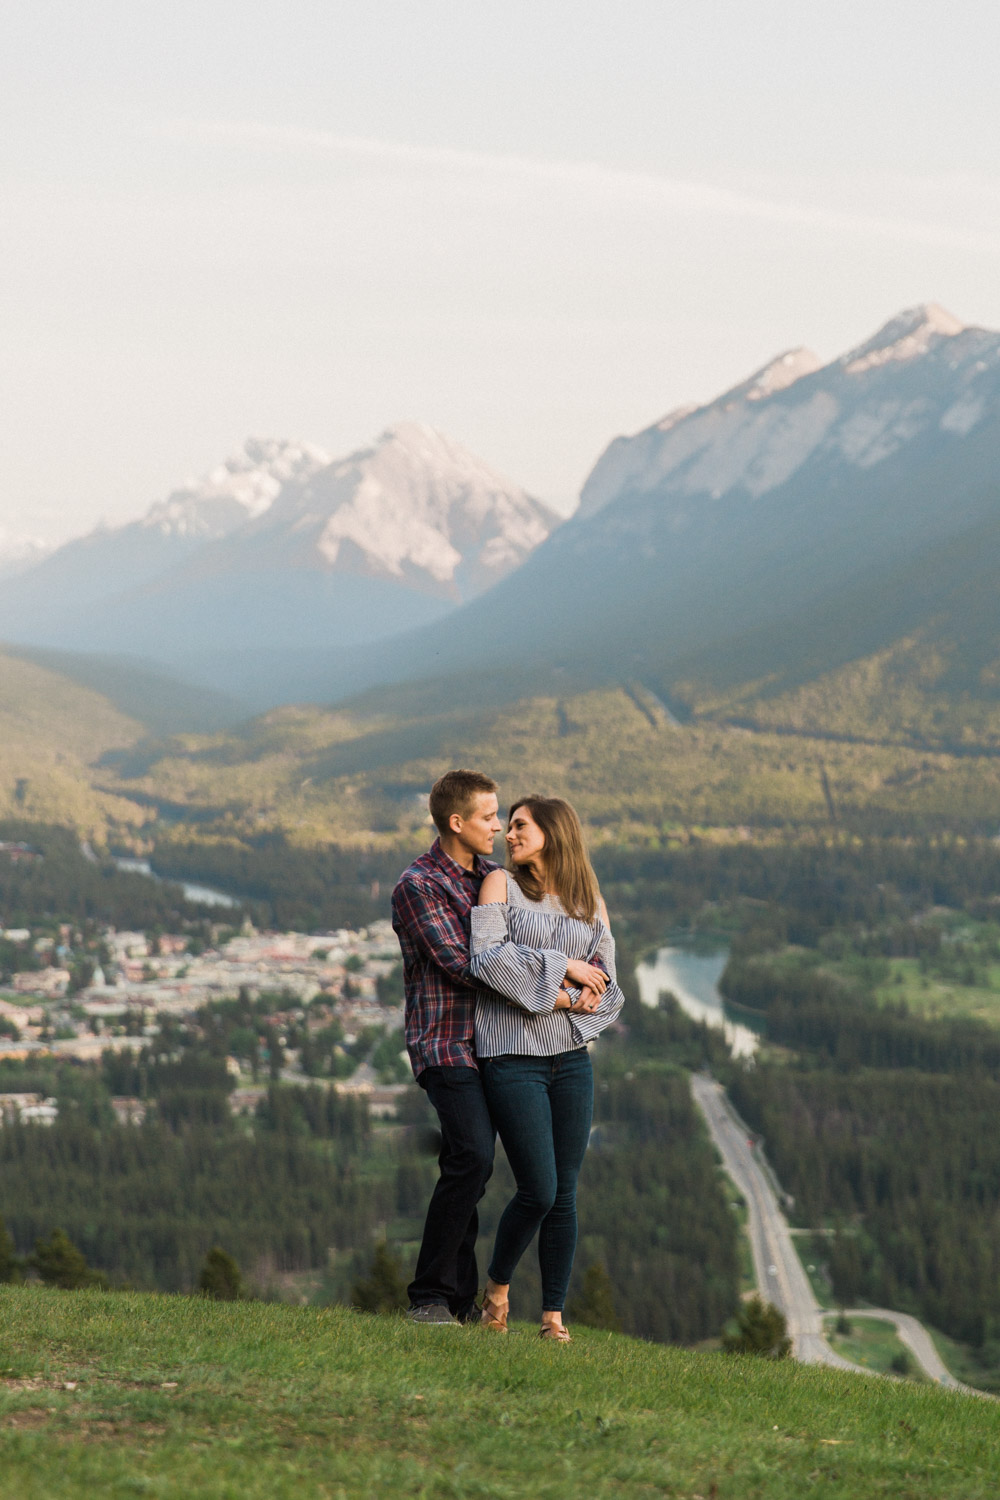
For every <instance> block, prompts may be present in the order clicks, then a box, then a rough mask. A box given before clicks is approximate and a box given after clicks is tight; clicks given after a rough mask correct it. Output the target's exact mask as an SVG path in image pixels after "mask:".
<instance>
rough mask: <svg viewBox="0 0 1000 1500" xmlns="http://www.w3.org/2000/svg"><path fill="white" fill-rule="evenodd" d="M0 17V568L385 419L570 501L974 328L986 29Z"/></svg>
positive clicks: (454, 3)
mask: <svg viewBox="0 0 1000 1500" xmlns="http://www.w3.org/2000/svg"><path fill="white" fill-rule="evenodd" d="M3 15H4V32H5V43H4V47H3V49H2V58H0V124H2V131H0V191H2V212H0V308H2V328H3V335H2V338H0V372H2V373H0V380H2V400H0V432H2V436H3V457H4V462H3V486H2V491H0V541H2V537H3V528H6V531H7V534H8V536H9V535H10V534H12V533H13V534H18V533H33V534H36V535H46V536H66V535H69V534H72V533H74V532H78V531H81V530H84V529H87V528H88V527H90V526H91V525H93V524H94V523H95V522H96V521H97V520H98V519H100V518H102V517H104V518H106V519H109V520H112V521H119V520H123V519H127V518H129V517H131V516H133V515H136V514H138V513H139V512H141V511H142V510H144V509H145V508H146V507H147V506H148V505H149V504H150V503H151V502H152V501H153V500H155V499H157V498H159V497H160V496H162V495H163V494H165V493H166V492H167V491H168V490H170V489H171V488H173V487H174V486H175V485H177V484H179V483H180V482H182V481H183V480H184V479H185V478H186V477H188V476H190V475H192V474H196V473H199V472H201V471H203V470H205V469H207V468H209V467H211V466H212V465H213V464H214V463H216V462H218V461H219V460H220V459H222V458H224V457H225V456H226V455H227V454H229V453H230V452H232V451H235V450H237V449H239V448H240V447H241V446H242V443H243V440H244V439H245V437H246V436H247V435H248V434H251V433H252V434H255V435H259V436H280V437H293V438H304V439H308V440H310V441H313V442H316V443H319V444H322V445H323V446H325V447H327V448H329V449H330V450H331V451H332V452H334V453H335V454H337V455H340V454H343V453H346V452H347V451H349V450H350V449H352V448H354V447H358V446H360V445H361V444H363V443H365V442H367V441H368V440H370V439H371V438H372V437H373V436H375V435H376V434H377V433H378V432H379V431H381V430H382V429H383V428H384V427H385V426H387V425H389V424H391V423H392V422H395V421H398V420H400V419H403V418H410V417H412V418H417V419H419V420H422V421H427V422H431V423H433V424H434V425H435V426H438V427H440V428H442V429H443V430H444V431H445V432H447V433H448V434H450V435H451V436H453V437H455V438H457V439H458V440H459V441H461V442H464V443H465V444H467V445H468V446H469V447H470V448H472V449H473V450H474V451H476V452H477V453H479V454H480V455H481V456H482V457H483V458H484V459H486V460H487V461H488V462H490V463H491V464H493V465H494V466H495V467H497V468H499V469H501V470H502V471H504V472H506V473H508V474H509V475H510V476H511V477H512V478H515V479H517V480H519V481H520V482H521V483H522V484H524V485H526V486H527V487H528V488H529V489H531V490H533V491H534V492H535V493H537V494H539V495H541V496H542V497H543V498H546V499H548V500H550V501H552V502H554V503H557V504H559V505H560V506H561V507H562V508H564V509H565V508H567V507H568V506H569V505H571V504H572V502H573V500H574V498H575V495H576V493H577V491H578V489H579V486H580V484H581V482H582V480H583V479H584V477H585V475H586V473H587V471H588V470H589V468H590V467H591V465H592V464H593V462H594V460H595V458H596V457H597V455H598V453H599V452H600V451H601V449H602V448H603V447H604V446H605V444H606V443H607V442H608V441H609V439H610V438H612V437H613V436H615V435H616V434H617V433H619V432H623V431H634V430H636V429H637V428H639V427H641V426H644V425H645V424H646V423H648V422H650V421H653V420H655V419H656V418H657V417H659V416H661V415H662V414H663V413H664V412H665V411H667V410H669V409H670V408H671V407H673V406H676V405H679V404H681V403H687V402H690V401H697V400H705V399H709V398H711V397H712V396H714V395H716V394H717V393H718V392H719V391H720V390H722V389H724V388H725V387H726V386H728V385H732V384H735V383H736V382H737V381H738V380H741V379H742V378H743V377H744V376H746V375H747V374H749V373H750V371H751V370H752V369H754V368H756V367H757V366H758V365H760V364H763V363H764V362H765V361H766V360H767V359H769V358H770V357H771V356H772V355H774V354H776V353H778V352H779V351H780V350H782V349H785V348H787V347H790V346H794V345H797V344H807V345H809V346H810V347H812V348H814V349H815V350H816V352H817V353H818V354H820V355H821V356H823V357H824V358H832V357H833V356H835V355H837V354H839V353H841V352H842V351H843V350H844V349H845V348H847V347H848V346H849V345H851V344H853V343H857V342H860V341H861V340H862V339H863V338H865V337H867V336H868V335H869V334H870V333H872V332H873V331H874V330H875V328H877V327H878V326H879V325H880V324H881V323H882V322H884V321H885V320H886V319H888V318H889V317H890V316H891V315H893V314H894V313H896V312H898V311H899V310H900V309H901V308H903V307H906V306H909V305H911V304H913V303H914V302H919V301H927V300H935V301H938V302H941V303H943V304H944V305H945V306H946V307H947V308H948V309H949V310H950V311H952V312H953V313H955V314H956V315H957V316H958V317H960V318H962V319H964V320H965V321H967V322H973V323H984V324H987V325H989V326H992V327H998V326H1000V274H998V270H1000V109H998V105H997V99H998V97H1000V90H998V87H997V80H996V59H997V57H998V56H1000V6H997V4H996V0H957V3H956V0H951V3H948V4H942V3H937V0H905V3H904V0H898V3H897V0H836V3H834V0H812V3H805V0H756V3H754V4H750V3H747V0H624V3H623V0H618V3H616V4H611V3H609V0H574V3H572V4H570V3H563V0H531V3H530V4H529V3H522V0H503V3H502V4H493V3H489V0H479V3H476V0H473V3H470V0H364V3H361V0H358V3H347V4H344V3H339V4H338V3H337V0H318V3H311V0H286V3H284V4H271V3H254V0H238V3H237V0H198V3H193V0H169V4H164V5H158V6H150V5H142V4H136V3H135V0H122V3H112V0H89V3H88V0H84V3H80V0H63V3H53V0H32V3H31V4H30V5H28V4H8V5H5V6H4V7H3Z"/></svg>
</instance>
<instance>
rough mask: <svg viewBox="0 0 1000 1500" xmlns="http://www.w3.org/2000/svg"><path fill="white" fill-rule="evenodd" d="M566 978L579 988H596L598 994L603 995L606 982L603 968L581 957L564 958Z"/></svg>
mask: <svg viewBox="0 0 1000 1500" xmlns="http://www.w3.org/2000/svg"><path fill="white" fill-rule="evenodd" d="M566 978H567V979H568V980H569V981H570V983H571V984H578V985H580V987H581V988H586V989H589V990H596V991H597V993H598V995H603V994H604V991H605V988H606V987H607V983H608V976H607V974H605V972H604V970H603V969H599V968H598V967H597V965H596V964H588V963H586V962H585V961H584V960H583V959H582V958H568V959H567V960H566Z"/></svg>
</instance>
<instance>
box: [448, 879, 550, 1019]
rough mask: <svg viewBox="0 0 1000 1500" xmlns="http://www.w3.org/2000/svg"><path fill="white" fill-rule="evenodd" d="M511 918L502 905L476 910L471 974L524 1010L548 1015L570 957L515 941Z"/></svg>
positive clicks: (473, 919)
mask: <svg viewBox="0 0 1000 1500" xmlns="http://www.w3.org/2000/svg"><path fill="white" fill-rule="evenodd" d="M510 916H511V908H510V907H509V906H508V905H507V904H506V903H505V902H502V901H497V902H491V903H490V904H489V905H487V906H474V907H473V908H472V937H471V943H470V953H471V957H470V962H469V974H470V976H471V977H472V979H474V980H475V981H476V982H477V983H478V984H482V985H485V986H486V987H487V988H488V989H491V990H494V991H495V992H496V994H498V995H500V996H502V997H503V999H504V1000H509V1001H510V1002H511V1003H512V1004H513V1005H518V1006H520V1007H521V1009H522V1010H526V1011H530V1012H531V1013H532V1014H533V1015H548V1014H549V1012H550V1011H553V1010H555V1005H556V999H557V997H558V995H559V991H560V989H562V987H563V980H564V979H565V977H566V955H565V954H564V953H560V952H559V951H558V949H556V948H529V947H527V946H525V945H524V944H522V943H518V942H516V941H514V938H513V937H512V935H511V928H510Z"/></svg>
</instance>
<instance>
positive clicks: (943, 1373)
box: [845, 1307, 989, 1397]
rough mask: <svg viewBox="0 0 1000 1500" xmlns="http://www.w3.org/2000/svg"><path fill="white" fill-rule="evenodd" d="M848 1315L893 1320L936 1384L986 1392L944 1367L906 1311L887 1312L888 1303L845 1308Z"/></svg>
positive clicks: (979, 1393)
mask: <svg viewBox="0 0 1000 1500" xmlns="http://www.w3.org/2000/svg"><path fill="white" fill-rule="evenodd" d="M845 1316H846V1317H848V1318H881V1319H882V1321H883V1322H884V1323H892V1324H894V1326H895V1329H896V1332H897V1333H898V1334H899V1337H900V1339H901V1340H902V1341H903V1343H904V1344H905V1345H906V1347H907V1348H908V1349H909V1351H910V1353H911V1354H912V1355H913V1357H914V1359H916V1361H917V1363H918V1364H919V1365H922V1366H923V1368H924V1370H925V1371H926V1373H927V1374H928V1375H929V1376H930V1377H931V1379H932V1380H936V1381H937V1382H938V1384H939V1385H946V1386H947V1387H948V1388H949V1390H953V1391H965V1392H966V1393H967V1394H968V1395H970V1396H987V1397H988V1396H989V1392H988V1391H977V1390H976V1389H975V1387H974V1386H971V1385H963V1384H962V1382H961V1381H960V1380H956V1379H955V1377H954V1375H952V1373H951V1371H950V1370H949V1369H948V1368H947V1366H946V1365H945V1363H944V1361H943V1360H942V1358H941V1356H940V1354H938V1352H937V1349H936V1348H935V1347H934V1340H933V1339H932V1338H931V1336H930V1334H929V1333H928V1332H927V1329H926V1328H925V1327H924V1325H923V1323H920V1322H918V1321H917V1319H916V1318H912V1317H911V1316H910V1314H909V1313H898V1312H890V1311H889V1309H888V1308H887V1307H850V1308H848V1309H847V1310H846V1313H845Z"/></svg>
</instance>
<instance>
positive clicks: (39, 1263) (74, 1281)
mask: <svg viewBox="0 0 1000 1500" xmlns="http://www.w3.org/2000/svg"><path fill="white" fill-rule="evenodd" d="M28 1263H29V1265H32V1266H34V1268H35V1270H36V1271H37V1272H38V1274H39V1276H40V1277H41V1279H42V1281H44V1282H45V1284H46V1285H47V1286H58V1287H62V1288H63V1290H64V1291H68V1292H71V1291H76V1290H78V1288H80V1287H83V1286H107V1284H108V1283H107V1278H106V1277H105V1276H102V1274H101V1272H100V1271H92V1270H91V1269H90V1267H89V1266H88V1265H87V1260H86V1257H85V1256H84V1254H83V1252H82V1250H78V1249H77V1248H76V1246H75V1245H74V1244H73V1241H72V1240H71V1239H70V1237H69V1235H68V1234H67V1233H66V1231H65V1230H63V1229H53V1231H52V1238H51V1239H50V1240H49V1241H48V1242H47V1243H46V1241H45V1240H36V1241H35V1249H34V1253H33V1254H32V1255H31V1256H29V1258H28Z"/></svg>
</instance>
